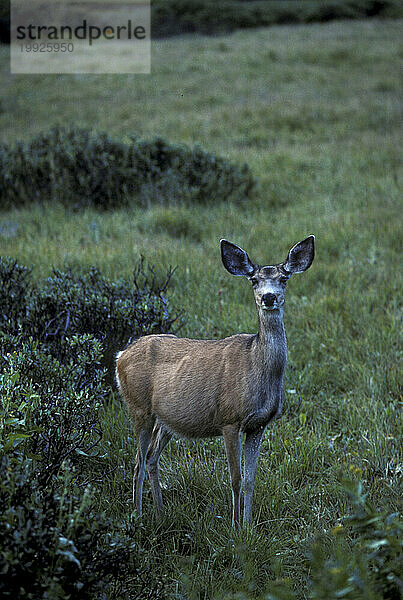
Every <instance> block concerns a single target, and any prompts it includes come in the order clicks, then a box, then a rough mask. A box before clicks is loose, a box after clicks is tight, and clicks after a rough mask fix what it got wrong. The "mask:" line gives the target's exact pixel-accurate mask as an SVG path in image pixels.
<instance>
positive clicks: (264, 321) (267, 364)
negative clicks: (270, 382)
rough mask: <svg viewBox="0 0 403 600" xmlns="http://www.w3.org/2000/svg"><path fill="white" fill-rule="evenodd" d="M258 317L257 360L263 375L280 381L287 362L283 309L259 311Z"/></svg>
mask: <svg viewBox="0 0 403 600" xmlns="http://www.w3.org/2000/svg"><path fill="white" fill-rule="evenodd" d="M258 315H259V332H258V334H257V336H256V355H257V356H256V357H257V360H258V362H259V364H260V365H261V368H262V370H263V371H264V372H265V373H267V374H270V375H271V376H272V377H273V376H274V377H279V378H280V379H282V378H283V373H284V369H285V365H286V362H287V339H286V336H285V329H284V322H283V309H282V308H281V309H279V310H259V311H258Z"/></svg>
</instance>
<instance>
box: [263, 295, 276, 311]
mask: <svg viewBox="0 0 403 600" xmlns="http://www.w3.org/2000/svg"><path fill="white" fill-rule="evenodd" d="M276 300H277V298H276V295H275V294H263V296H262V304H263V305H264V306H267V307H268V308H269V307H270V306H273V304H274V303H275V301H276Z"/></svg>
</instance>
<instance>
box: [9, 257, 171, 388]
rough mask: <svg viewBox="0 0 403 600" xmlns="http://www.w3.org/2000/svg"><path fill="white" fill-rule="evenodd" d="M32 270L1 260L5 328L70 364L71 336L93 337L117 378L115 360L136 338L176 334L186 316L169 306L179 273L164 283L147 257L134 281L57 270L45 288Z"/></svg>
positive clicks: (95, 272)
mask: <svg viewBox="0 0 403 600" xmlns="http://www.w3.org/2000/svg"><path fill="white" fill-rule="evenodd" d="M30 274H31V271H30V269H28V268H26V267H24V266H21V265H19V264H17V262H16V261H14V260H12V259H10V258H7V257H1V258H0V301H1V302H2V309H1V313H0V329H1V330H2V331H3V332H4V333H8V334H11V335H20V337H21V338H22V339H24V340H27V339H29V338H30V337H32V338H33V339H34V340H37V341H39V342H40V343H41V344H42V345H43V346H44V348H45V349H46V351H47V352H48V353H49V354H51V355H52V356H53V357H54V358H57V359H58V360H60V361H62V362H65V361H66V360H70V358H71V356H72V354H71V348H72V347H71V346H69V345H67V344H65V343H64V342H65V340H66V339H67V338H68V337H70V338H71V337H72V336H74V335H76V336H77V335H83V334H91V335H92V336H94V338H95V339H96V340H98V342H99V343H100V351H101V354H102V359H101V363H102V365H103V366H105V367H107V368H108V379H109V381H112V379H113V363H114V357H115V354H116V352H117V351H118V350H121V349H122V348H123V347H124V346H125V345H126V344H127V343H128V341H129V340H130V339H131V338H135V337H138V336H140V335H148V334H152V333H168V332H172V329H173V326H174V325H175V324H176V325H177V326H180V322H181V321H180V315H179V314H174V313H173V311H171V309H170V307H169V306H168V302H167V299H166V291H167V288H168V285H169V283H170V280H171V277H172V274H173V270H172V269H169V270H168V272H167V274H166V276H165V277H164V278H163V279H162V280H160V279H159V278H157V276H156V274H155V271H154V269H153V268H152V267H150V266H147V265H146V264H145V261H144V259H141V260H140V262H139V263H138V265H137V266H136V268H135V270H134V272H133V282H132V283H130V282H128V281H125V280H118V281H109V280H108V279H106V278H105V277H104V276H103V275H102V274H101V273H100V271H99V270H97V269H96V268H92V269H90V271H89V272H88V273H78V272H77V271H74V270H73V269H71V268H70V269H67V270H66V271H60V270H57V269H55V270H54V271H53V274H52V275H51V276H50V277H49V278H48V279H47V280H46V281H45V282H44V284H43V285H38V286H34V285H33V284H32V281H31V278H30Z"/></svg>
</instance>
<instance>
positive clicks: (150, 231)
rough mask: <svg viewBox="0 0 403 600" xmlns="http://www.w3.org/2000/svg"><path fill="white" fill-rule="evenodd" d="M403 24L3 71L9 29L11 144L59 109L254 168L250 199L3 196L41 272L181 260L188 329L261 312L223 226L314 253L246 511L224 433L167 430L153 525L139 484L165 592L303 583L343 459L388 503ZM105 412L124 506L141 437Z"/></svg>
mask: <svg viewBox="0 0 403 600" xmlns="http://www.w3.org/2000/svg"><path fill="white" fill-rule="evenodd" d="M401 25H402V23H401V22H397V21H393V22H392V21H390V22H388V21H377V20H371V21H366V22H340V23H331V24H327V25H310V26H297V27H273V28H271V29H270V30H268V29H267V30H265V29H260V30H257V31H254V32H237V33H236V34H233V35H230V36H221V37H217V38H202V37H196V36H194V37H184V38H177V39H171V40H168V41H163V42H162V41H161V42H158V43H154V45H153V74H152V75H151V76H138V77H132V76H85V77H81V76H76V77H66V76H48V77H46V76H40V77H38V76H32V77H29V76H16V75H15V76H10V75H9V74H8V55H7V49H5V48H0V52H1V67H0V73H1V77H2V81H3V82H4V84H3V86H2V88H1V92H0V128H1V131H2V137H3V139H4V140H5V141H14V140H15V139H29V138H31V137H32V136H33V135H35V134H36V133H37V132H39V131H42V130H44V129H47V128H49V127H50V126H51V125H53V124H56V123H59V124H61V123H62V124H74V125H82V126H90V127H94V128H96V129H101V130H106V131H108V132H109V133H110V134H113V135H115V136H117V137H121V138H122V139H126V136H127V134H128V133H130V134H131V133H135V134H137V135H140V136H142V137H146V138H147V137H153V136H155V135H162V136H164V137H166V138H167V139H168V140H170V141H172V142H182V143H188V144H193V143H194V142H199V143H200V144H201V145H202V146H203V147H205V148H206V149H208V150H211V151H212V152H216V153H217V154H220V155H224V156H226V157H228V158H230V159H232V160H235V161H237V162H243V161H246V162H248V164H249V165H250V167H251V168H252V170H253V173H254V175H256V176H257V177H258V178H259V180H260V186H259V188H258V190H257V193H256V196H255V198H254V199H253V200H251V201H249V202H247V203H245V204H243V205H241V206H234V205H231V204H228V203H223V202H221V201H220V198H217V199H216V203H215V204H214V205H213V206H209V207H199V206H197V207H195V208H194V209H191V208H186V207H181V206H172V207H169V208H166V209H164V208H161V207H155V208H150V209H149V210H140V209H138V208H137V209H136V208H133V209H130V210H127V209H125V210H117V211H114V212H110V213H98V212H95V211H93V210H86V211H84V212H79V213H72V212H69V211H66V210H65V209H64V208H62V207H59V206H56V205H53V206H47V207H44V208H41V207H39V206H35V207H31V208H27V209H25V210H18V211H17V210H11V211H8V212H2V213H0V253H1V254H8V255H11V256H13V257H15V258H17V259H18V260H19V261H20V262H22V263H25V264H30V263H33V264H34V265H35V273H36V274H37V276H38V277H41V276H44V275H47V274H48V273H49V272H50V270H51V267H52V266H53V265H55V266H58V267H61V266H63V265H64V264H65V263H66V262H70V263H71V262H77V263H79V264H82V265H84V266H85V265H92V264H96V265H98V266H99V267H100V268H101V269H102V272H103V273H105V275H107V276H110V277H113V278H117V277H119V276H130V273H131V270H132V268H133V265H134V263H135V262H136V261H137V260H138V257H139V255H140V254H141V253H143V254H144V255H145V256H146V257H147V258H148V259H149V261H150V262H151V263H154V264H155V265H156V268H157V271H158V270H160V271H161V273H162V272H164V271H166V267H167V266H168V265H177V266H178V270H177V272H176V275H175V277H174V280H173V282H172V287H171V294H170V301H171V302H172V303H173V304H175V305H177V306H180V307H181V308H182V309H183V310H184V312H185V314H186V324H185V326H184V327H183V329H182V331H181V334H182V335H190V336H194V337H221V336H225V335H229V334H232V333H234V332H238V331H254V330H255V328H256V314H255V309H254V306H253V300H252V294H251V291H250V289H249V288H248V285H247V283H246V282H245V281H242V280H240V279H238V278H235V277H233V278H232V277H231V276H230V275H229V274H228V273H227V272H226V271H225V270H224V268H223V267H222V265H221V260H220V253H219V246H218V240H219V238H221V237H225V238H227V239H230V240H232V241H234V242H236V243H238V244H240V245H242V246H243V247H244V248H245V249H246V250H247V251H248V252H249V254H250V256H251V258H252V259H254V260H256V261H258V262H261V263H266V264H267V263H273V262H278V261H280V260H282V259H284V258H285V256H286V253H287V251H288V249H289V247H290V246H291V245H292V244H294V243H295V242H297V241H298V240H300V239H302V238H304V237H305V236H306V235H308V234H310V233H314V234H315V235H316V238H317V254H316V258H315V262H314V264H313V266H312V268H311V269H310V270H309V271H308V272H307V273H305V274H303V275H301V276H295V278H294V279H293V280H292V281H291V282H290V283H289V285H288V288H289V289H288V296H287V304H286V311H285V321H286V330H287V337H288V342H289V365H288V368H287V372H286V383H285V387H286V390H291V391H287V392H286V409H285V415H284V417H283V419H282V420H281V421H279V422H277V423H276V424H275V425H274V426H273V427H272V428H270V430H269V431H268V432H267V434H266V437H265V441H264V444H263V448H262V453H261V459H260V466H259V471H258V479H257V483H256V489H255V499H254V523H255V526H254V528H253V529H252V530H251V531H249V532H247V533H246V532H241V533H235V532H234V531H232V529H231V527H230V501H231V493H230V485H229V476H228V473H227V469H226V464H225V456H224V451H223V448H222V444H221V441H220V440H213V441H203V442H201V443H196V442H183V441H174V442H172V443H171V445H170V446H169V447H168V449H167V451H166V452H165V454H164V455H163V458H162V460H161V466H162V469H161V471H162V483H163V487H164V489H163V492H164V496H165V499H166V508H167V510H166V517H165V519H164V520H163V521H162V522H160V523H158V522H157V521H156V520H155V518H154V516H153V510H152V503H151V496H150V493H149V491H148V487H147V489H146V492H145V510H146V517H145V519H144V523H143V524H142V525H140V524H138V525H137V532H138V533H137V535H138V541H139V544H143V545H144V547H145V548H146V549H147V553H146V556H145V557H144V560H147V561H148V562H149V564H150V567H151V568H152V569H153V570H155V574H156V578H162V579H164V581H165V582H166V584H167V586H168V590H169V592H170V593H171V594H175V593H179V592H180V591H181V590H182V592H183V590H187V591H186V592H183V593H185V597H186V598H188V597H189V598H212V597H219V595H220V594H222V593H224V592H236V591H240V590H248V589H249V588H250V587H251V586H252V587H253V585H254V586H255V588H254V589H255V591H254V592H252V591H251V592H248V593H250V594H251V595H254V596H255V597H259V594H260V593H262V590H264V589H268V588H270V582H269V581H268V579H269V578H270V579H272V578H287V577H290V578H291V579H292V581H293V585H294V586H295V588H296V590H297V591H298V593H299V596H300V597H301V598H305V597H306V594H307V580H308V577H309V572H308V567H307V562H306V553H307V551H308V550H309V548H310V544H311V542H312V540H313V539H314V538H315V536H317V535H320V534H323V532H329V531H330V530H331V529H332V528H333V527H334V525H336V524H337V522H338V520H339V519H340V518H341V517H342V516H343V515H345V514H346V513H347V512H348V510H349V508H348V503H347V500H346V497H345V495H344V493H343V492H342V490H341V487H340V478H341V477H342V476H349V477H352V478H355V477H361V478H362V480H363V482H364V484H365V486H366V487H367V488H368V491H369V494H370V497H371V498H372V500H373V501H374V503H375V504H376V505H377V506H378V507H379V508H381V509H385V510H396V509H397V508H398V507H399V501H400V497H401V489H400V488H399V474H401V468H402V467H401V455H400V448H399V438H400V437H401V414H400V410H401V404H400V407H399V402H400V401H401V395H400V391H401V390H400V388H399V371H400V370H401V345H400V344H399V342H400V340H399V331H400V325H401V323H400V318H401V312H399V311H400V297H401V290H402V281H401V269H400V263H401V261H400V251H401V247H402V236H401V208H402V207H401V203H400V202H399V201H400V198H401V192H400V187H399V185H400V182H401V176H402V170H401V151H400V147H401V133H402V132H401V122H400V121H399V111H400V109H401V104H400V100H401V97H402V96H401V82H400V81H399V78H398V72H399V64H400V60H401V57H402V55H403V50H402V47H401V45H400V44H401V42H400V37H401V36H400V33H401ZM104 429H105V438H104V441H103V444H104V446H105V451H106V453H107V456H108V459H107V464H106V466H105V472H106V473H108V475H106V476H105V479H104V481H103V483H102V485H101V487H100V489H97V494H99V504H100V509H101V508H104V509H107V510H108V511H109V512H110V513H111V514H112V515H113V516H114V517H115V518H116V520H117V522H118V523H121V522H122V523H123V522H125V520H127V519H128V518H129V516H130V513H131V510H132V509H131V505H130V503H129V502H128V501H129V498H130V493H131V492H130V489H131V476H132V468H133V462H134V456H135V449H136V444H135V439H134V436H133V432H132V428H131V425H130V422H129V419H128V416H127V414H126V412H125V410H122V407H121V405H120V402H119V401H118V399H117V398H116V399H114V400H113V401H112V402H111V403H110V404H108V405H107V406H106V407H105V416H104ZM132 518H135V517H132ZM327 535H329V548H330V547H331V544H332V536H331V535H330V534H329V533H328V534H327ZM252 582H254V583H253V585H252ZM251 589H252V588H251ZM192 594H193V595H192Z"/></svg>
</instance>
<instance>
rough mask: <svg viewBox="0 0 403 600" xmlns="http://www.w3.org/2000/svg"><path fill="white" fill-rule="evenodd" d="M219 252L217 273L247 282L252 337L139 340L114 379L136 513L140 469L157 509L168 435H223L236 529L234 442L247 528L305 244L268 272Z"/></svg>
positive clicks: (243, 257) (278, 396)
mask: <svg viewBox="0 0 403 600" xmlns="http://www.w3.org/2000/svg"><path fill="white" fill-rule="evenodd" d="M222 252H223V262H224V265H225V266H226V268H227V269H228V270H229V271H230V272H231V273H233V274H235V275H245V276H247V277H248V279H250V280H251V281H252V285H253V286H254V291H255V299H256V303H257V306H258V318H259V331H258V333H257V334H255V335H250V334H237V335H233V336H231V337H228V338H224V339H221V340H194V339H187V338H178V337H176V336H173V335H150V336H144V337H142V338H139V339H138V340H136V341H135V342H134V343H133V344H131V345H130V346H129V347H128V348H126V349H125V350H124V351H123V352H120V353H119V354H118V358H117V363H116V376H117V381H118V384H119V387H120V390H121V392H122V395H123V397H124V398H125V400H126V402H127V404H128V407H129V410H130V413H131V415H132V418H133V421H134V424H135V428H136V432H137V434H138V438H139V449H138V454H137V466H136V472H135V478H134V488H133V489H134V492H133V494H134V497H135V499H136V503H137V508H138V510H139V512H140V513H141V509H142V486H143V481H144V475H145V469H146V464H147V466H148V469H149V472H150V477H151V484H152V492H153V497H154V502H155V504H156V507H157V509H161V508H162V497H161V490H160V485H159V479H158V460H159V456H160V453H161V451H162V450H163V448H164V446H165V445H166V443H167V442H168V441H169V439H170V437H171V436H172V434H173V433H176V434H178V435H180V436H183V437H191V438H202V437H212V436H218V435H223V436H224V442H225V448H226V453H227V458H228V464H229V468H230V473H231V482H232V489H233V521H234V523H235V524H236V525H237V524H238V523H239V517H240V515H239V513H240V508H239V498H240V491H241V464H240V463H241V444H240V435H241V434H242V433H245V434H246V439H245V511H244V524H245V525H248V524H249V523H250V519H251V506H252V494H253V486H254V481H255V476H256V468H257V460H258V455H259V448H260V443H261V440H262V436H263V432H264V429H265V427H266V425H267V424H268V423H269V422H270V421H271V420H272V419H273V418H275V417H278V416H280V414H281V409H282V399H283V376H284V369H285V365H286V360H287V344H286V337H285V331H284V325H283V304H284V292H285V282H286V281H287V279H288V278H289V276H290V275H291V273H293V272H302V271H303V270H306V268H308V267H309V266H310V264H311V262H312V260H313V236H310V237H309V238H307V239H306V240H304V241H303V242H300V244H299V245H298V244H297V245H296V246H294V247H293V249H292V250H291V251H290V253H289V256H288V259H287V261H286V262H285V263H282V264H280V265H276V266H274V267H263V268H260V267H257V266H255V265H254V264H253V263H251V262H250V260H249V257H248V256H247V254H246V253H245V252H244V251H243V250H242V249H241V248H239V247H238V246H235V245H234V244H230V242H226V241H225V240H223V241H222ZM293 252H294V254H292V253H293ZM298 252H300V254H301V256H300V257H299V262H298V261H297V254H298ZM305 253H307V254H308V257H306V256H305ZM293 261H294V262H293ZM304 261H305V262H304ZM287 267H288V268H289V270H287ZM254 281H256V283H254Z"/></svg>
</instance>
